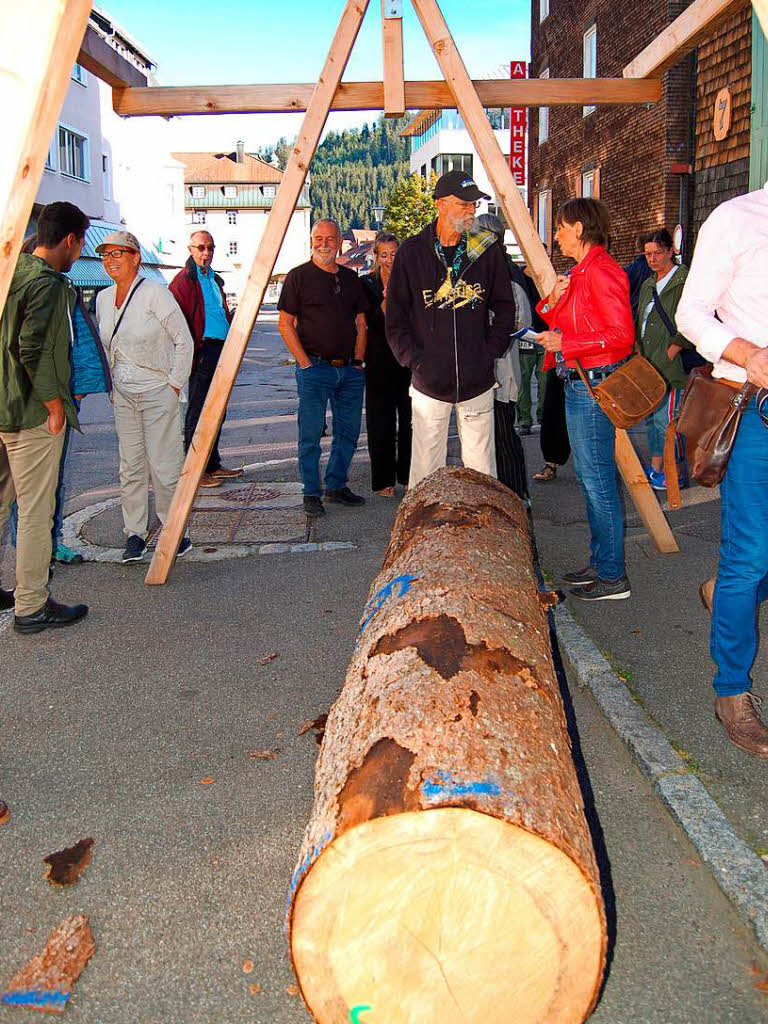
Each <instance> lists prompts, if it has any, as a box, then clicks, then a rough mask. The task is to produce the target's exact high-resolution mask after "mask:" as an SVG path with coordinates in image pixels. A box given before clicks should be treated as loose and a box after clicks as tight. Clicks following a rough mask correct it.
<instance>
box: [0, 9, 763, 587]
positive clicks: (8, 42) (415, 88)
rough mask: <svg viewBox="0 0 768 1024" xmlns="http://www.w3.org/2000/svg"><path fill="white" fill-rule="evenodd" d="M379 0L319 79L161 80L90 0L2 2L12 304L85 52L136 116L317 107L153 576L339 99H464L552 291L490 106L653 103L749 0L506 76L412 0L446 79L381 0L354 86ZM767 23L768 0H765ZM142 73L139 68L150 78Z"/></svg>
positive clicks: (394, 103)
mask: <svg viewBox="0 0 768 1024" xmlns="http://www.w3.org/2000/svg"><path fill="white" fill-rule="evenodd" d="M369 2H370V0H346V3H345V6H344V10H343V12H342V15H341V19H340V21H339V24H338V27H337V29H336V34H335V35H334V37H333V41H332V43H331V47H330V50H329V51H328V56H327V58H326V60H325V63H324V65H323V69H322V71H321V73H320V77H319V78H318V80H317V82H316V83H315V84H314V85H308V84H303V85H261V86H259V85H256V86H220V87H171V88H168V87H156V88H146V87H142V85H141V84H137V77H136V74H135V72H134V73H131V69H130V67H129V66H127V65H126V66H127V67H128V71H127V72H126V70H124V69H121V68H119V67H118V68H116V67H115V61H114V60H113V59H112V56H111V55H110V52H109V48H108V47H102V48H101V49H99V46H98V40H96V45H92V46H88V45H87V40H88V17H89V14H90V11H91V0H35V3H33V4H26V5H25V4H22V3H20V2H19V0H9V2H8V3H7V4H5V5H4V6H3V9H2V11H1V12H0V100H2V106H3V111H4V117H6V118H9V119H10V125H9V127H8V129H7V130H6V133H5V136H6V137H5V147H4V154H3V156H0V254H1V256H2V259H0V312H1V311H2V308H3V306H4V305H5V299H6V296H7V293H8V287H9V284H10V279H11V276H12V273H13V268H14V267H15V265H16V260H17V258H18V255H19V252H20V249H21V244H22V241H23V234H24V230H25V228H26V224H27V222H28V219H29V214H30V212H31V210H32V204H33V202H34V198H35V194H36V192H37V189H38V186H39V183H40V178H41V176H42V173H43V167H44V165H45V158H46V155H47V152H48V146H49V140H50V138H51V136H52V134H53V130H54V127H55V125H56V122H57V120H58V116H59V111H60V109H61V105H62V103H63V100H64V95H65V93H66V90H67V87H68V84H69V78H70V73H71V68H72V65H73V63H74V62H75V61H76V60H80V61H81V62H82V63H83V64H84V66H85V67H87V68H88V70H90V71H91V72H92V73H93V74H96V75H97V76H98V77H101V78H102V79H104V80H105V81H106V82H108V83H109V84H110V85H111V86H112V90H113V105H114V109H115V110H116V111H117V113H118V114H121V115H124V116H134V117H135V116H148V115H158V114H159V115H163V116H166V117H168V116H172V115H178V114H204V113H207V114H225V113H245V112H253V113H257V112H286V113H289V112H297V111H302V110H303V111H305V112H306V113H305V115H304V120H303V123H302V127H301V131H300V132H299V135H298V138H297V140H296V144H295V146H294V148H293V151H292V153H291V156H290V159H289V161H288V165H287V167H286V169H285V172H284V174H283V180H282V183H281V186H280V188H279V189H278V192H277V196H276V199H275V202H274V205H273V207H272V210H271V212H270V215H269V220H268V222H267V227H266V230H265V232H264V235H263V237H262V240H261V243H260V245H259V249H258V251H257V253H256V256H255V258H254V262H253V266H252V267H251V271H250V274H249V276H248V280H247V283H246V287H245V291H244V292H243V295H242V297H241V298H240V302H239V304H238V308H237V312H236V314H235V317H234V319H233V321H232V325H231V327H230V330H229V334H228V335H227V340H226V342H225V344H224V347H223V350H222V354H221V358H220V360H219V364H218V367H217V369H216V373H215V375H214V378H213V382H212V384H211V388H210V391H209V393H208V398H207V399H206V402H205V406H204V408H203V411H202V414H201V416H200V421H199V423H198V427H197V431H196V432H195V436H194V438H193V440H192V444H191V446H190V449H189V452H188V454H187V458H186V461H185V463H184V469H183V471H182V475H181V478H180V480H179V484H178V487H177V488H176V493H175V495H174V498H173V503H172V505H171V508H170V511H169V515H168V519H167V522H166V523H165V526H164V529H163V531H162V534H161V535H160V539H159V541H158V544H157V548H156V551H155V555H154V558H153V559H152V563H151V565H150V567H149V571H148V573H147V576H146V582H147V583H149V584H161V583H165V582H166V580H167V579H168V575H169V573H170V571H171V568H172V567H173V563H174V560H175V558H176V551H177V549H178V545H179V542H180V540H181V537H182V535H183V533H184V528H185V526H186V523H187V520H188V518H189V514H190V512H191V510H192V504H193V501H194V497H195V494H196V492H197V488H198V485H199V482H200V478H201V477H202V475H203V472H204V470H205V466H206V464H207V461H208V456H209V454H210V451H211V448H212V446H213V441H214V438H215V437H216V434H217V431H218V429H219V426H220V425H221V421H222V419H223V416H224V412H225V410H226V406H227V402H228V400H229V396H230V393H231V390H232V387H233V385H234V381H235V377H236V375H237V372H238V369H239V367H240V363H241V362H242V359H243V356H244V354H245V350H246V347H247V345H248V340H249V338H250V334H251V331H252V329H253V325H254V323H255V321H256V317H257V316H258V313H259V309H260V308H261V303H262V299H263V297H264V292H265V290H266V287H267V284H268V283H269V279H270V276H271V274H272V270H273V268H274V265H275V262H276V260H277V256H278V253H279V251H280V247H281V245H282V242H283V238H284V236H285V233H286V230H287V228H288V223H289V221H290V218H291V215H292V213H293V210H294V208H295V205H296V202H297V201H298V198H299V195H300V193H301V189H302V187H303V185H304V181H305V179H306V175H307V171H308V169H309V165H310V163H311V161H312V158H313V156H314V154H315V150H316V149H317V146H318V143H319V141H320V136H321V134H322V131H323V128H324V126H325V122H326V120H327V117H328V114H329V112H330V111H331V110H381V109H383V110H384V112H385V114H386V115H387V116H400V115H402V114H403V113H404V112H405V110H406V109H408V108H410V107H426V108H433V107H434V108H440V107H456V108H457V109H458V110H459V112H460V113H461V115H462V118H463V120H464V123H465V124H466V126H467V129H468V131H469V133H470V136H471V138H472V141H473V143H474V146H475V148H476V149H477V152H478V154H479V155H480V158H481V159H482V161H483V164H484V166H485V169H486V171H487V173H488V177H489V179H490V181H491V183H492V185H493V189H494V192H495V193H496V196H497V197H498V200H499V202H500V203H501V206H502V208H503V210H504V213H505V215H506V217H507V221H508V223H509V224H510V226H511V228H512V230H513V231H514V233H515V236H516V237H517V240H518V243H519V245H520V248H521V250H522V252H523V254H524V255H525V258H526V260H527V262H528V265H529V267H530V268H531V272H532V274H533V277H534V280H535V281H536V285H537V287H538V289H539V292H540V293H541V294H542V295H546V294H548V293H549V291H550V289H551V287H552V285H553V283H554V280H555V271H554V269H553V267H552V264H551V263H550V261H549V258H548V256H547V254H546V251H545V250H544V247H543V245H542V243H541V240H540V238H539V235H538V233H537V231H536V229H535V227H534V224H533V221H532V220H531V217H530V215H529V213H528V210H527V209H526V207H525V204H524V202H523V199H522V196H521V195H520V192H519V190H518V188H517V186H516V184H515V182H514V178H513V176H512V172H511V170H510V168H509V166H508V164H507V162H506V161H505V159H504V156H503V155H502V152H501V150H500V148H499V145H498V143H497V142H496V138H495V136H494V134H493V130H492V129H491V126H490V123H489V121H488V119H487V118H486V116H485V111H484V107H485V106H494V107H498V106H556V105H564V104H569V105H570V104H575V105H579V106H581V105H584V104H595V105H600V104H606V103H651V102H655V101H657V100H658V99H659V97H660V95H661V81H660V79H661V75H662V74H663V72H664V71H665V70H666V69H667V68H669V67H671V66H672V65H673V64H675V63H676V62H677V61H679V60H681V59H682V58H683V57H684V56H685V55H686V54H688V53H689V52H690V51H691V50H692V49H693V48H694V47H695V46H697V45H698V43H699V42H700V41H701V40H702V39H703V38H705V37H706V35H708V34H709V33H710V32H712V31H713V29H714V28H715V27H716V26H717V25H718V24H719V23H720V22H721V21H722V20H724V19H725V18H726V17H728V16H729V15H731V14H733V13H734V12H735V11H736V10H738V9H739V8H741V7H744V6H747V4H748V2H749V0H693V3H691V5H690V6H689V7H688V8H687V9H686V10H685V11H684V12H683V13H682V14H681V15H680V16H679V17H678V18H677V19H676V20H675V21H674V22H673V23H672V24H671V25H669V26H668V27H667V28H666V29H665V30H664V31H663V32H662V33H661V34H660V35H659V36H658V37H657V38H656V39H655V40H654V41H653V42H652V43H651V44H650V45H649V46H647V47H646V48H645V50H643V51H642V53H640V54H639V55H638V56H637V57H636V58H635V59H634V60H633V61H632V62H631V63H630V64H629V65H628V66H627V67H626V68H625V69H624V73H623V74H624V77H623V78H622V79H584V80H581V79H561V80H557V79H551V80H543V79H542V80H523V81H512V80H496V81H483V82H473V81H472V80H471V79H470V77H469V74H468V73H467V70H466V67H465V65H464V62H463V60H462V58H461V55H460V54H459V51H458V49H457V47H456V44H455V43H454V40H453V38H452V36H451V33H450V31H449V30H448V26H447V24H446V22H445V19H444V17H443V14H442V12H441V10H440V6H439V3H438V0H412V3H413V6H414V8H415V10H416V14H417V16H418V18H419V21H420V22H421V25H422V28H423V30H424V32H425V34H426V36H427V39H428V41H429V43H430V46H431V47H432V51H433V53H434V55H435V57H436V59H437V62H438V64H439V66H440V70H441V71H442V74H443V76H444V82H406V81H404V73H403V30H402V0H381V14H382V31H383V51H384V74H383V81H382V82H355V83H348V84H342V81H341V79H342V76H343V74H344V69H345V68H346V65H347V62H348V60H349V56H350V54H351V52H352V48H353V46H354V43H355V39H356V38H357V33H358V31H359V29H360V25H361V24H362V20H363V17H364V15H365V12H366V10H367V8H368V5H369ZM753 3H754V7H755V10H756V12H757V14H758V16H759V17H760V19H761V22H762V23H763V27H764V29H766V30H768V0H753ZM139 81H140V80H139ZM616 462H617V465H618V467H619V469H620V471H621V474H622V476H623V478H624V481H625V484H626V485H627V488H628V490H629V492H630V494H631V496H632V500H633V502H634V503H635V506H636V507H637V510H638V512H639V513H640V516H641V518H642V520H643V522H644V523H645V526H646V528H647V529H648V531H649V533H650V535H651V537H652V538H653V541H654V543H655V544H656V547H657V548H658V549H659V551H661V552H665V553H669V552H674V551H677V550H679V549H678V546H677V543H676V541H675V538H674V535H673V533H672V531H671V529H670V527H669V524H668V523H667V521H666V519H665V517H664V514H663V512H662V510H661V507H660V506H659V503H658V501H657V500H656V497H655V495H654V494H653V492H652V490H651V488H650V486H649V485H648V481H647V480H646V477H645V474H644V472H643V469H642V466H641V464H640V461H639V459H638V457H637V455H636V453H635V450H634V448H633V447H632V445H631V443H630V441H629V438H628V437H627V434H626V432H625V431H623V430H617V432H616Z"/></svg>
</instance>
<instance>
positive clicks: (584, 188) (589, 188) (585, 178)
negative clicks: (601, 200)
mask: <svg viewBox="0 0 768 1024" xmlns="http://www.w3.org/2000/svg"><path fill="white" fill-rule="evenodd" d="M596 185H597V181H596V175H595V172H594V171H584V172H583V174H582V175H581V194H582V196H583V197H584V198H585V199H596V198H597V190H596V188H595V186H596Z"/></svg>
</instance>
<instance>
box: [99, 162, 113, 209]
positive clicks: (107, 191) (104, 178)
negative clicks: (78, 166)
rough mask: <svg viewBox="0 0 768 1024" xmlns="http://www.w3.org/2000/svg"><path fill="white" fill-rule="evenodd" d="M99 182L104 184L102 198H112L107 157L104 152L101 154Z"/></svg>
mask: <svg viewBox="0 0 768 1024" xmlns="http://www.w3.org/2000/svg"><path fill="white" fill-rule="evenodd" d="M101 183H102V185H103V186H104V198H105V199H111V198H112V181H111V175H110V173H109V157H108V156H107V154H106V153H102V154H101Z"/></svg>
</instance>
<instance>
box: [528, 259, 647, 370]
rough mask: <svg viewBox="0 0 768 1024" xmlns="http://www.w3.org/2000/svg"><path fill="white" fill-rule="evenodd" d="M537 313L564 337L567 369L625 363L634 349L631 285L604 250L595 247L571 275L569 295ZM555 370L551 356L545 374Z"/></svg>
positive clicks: (541, 305)
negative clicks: (622, 360)
mask: <svg viewBox="0 0 768 1024" xmlns="http://www.w3.org/2000/svg"><path fill="white" fill-rule="evenodd" d="M546 305H547V300H546V299H542V300H541V302H540V303H539V304H538V306H537V307H536V308H537V310H538V311H539V313H540V314H541V315H542V317H543V318H544V319H545V320H546V322H547V324H549V327H550V329H551V330H555V329H557V330H559V331H561V332H562V335H563V356H564V357H565V361H566V364H567V365H568V366H569V367H571V368H572V369H575V368H576V360H577V359H578V361H579V363H581V366H582V368H583V369H589V368H592V367H596V366H607V365H609V364H610V363H618V362H619V360H621V359H624V358H626V356H628V355H629V354H630V353H631V351H632V349H633V348H634V345H635V323H634V320H633V318H632V307H631V306H630V304H629V279H628V277H627V275H626V274H625V273H624V271H623V270H622V269H621V267H620V266H619V265H618V263H617V262H616V261H615V260H614V259H613V258H612V257H611V256H609V255H608V253H607V252H606V251H605V249H604V248H603V246H602V245H594V246H592V248H591V249H590V250H589V252H588V253H587V255H586V256H585V257H584V259H583V260H582V261H581V263H577V264H576V266H575V267H574V268H573V270H572V271H571V275H570V283H569V285H568V290H567V291H566V292H565V294H564V295H562V296H561V298H560V301H559V302H558V303H557V305H555V306H553V307H552V309H549V310H546V311H545V308H544V307H545V306H546ZM554 365H555V357H554V354H553V353H552V352H547V355H546V358H545V360H544V366H543V369H545V370H551V369H552V367H553V366H554Z"/></svg>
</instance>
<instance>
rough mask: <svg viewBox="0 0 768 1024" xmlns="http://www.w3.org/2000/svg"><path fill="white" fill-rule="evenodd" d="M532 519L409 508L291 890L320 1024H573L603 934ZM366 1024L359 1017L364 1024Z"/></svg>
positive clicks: (470, 507) (329, 750)
mask: <svg viewBox="0 0 768 1024" xmlns="http://www.w3.org/2000/svg"><path fill="white" fill-rule="evenodd" d="M547 603H549V602H548V601H547V600H546V599H545V598H544V596H543V595H541V594H539V592H538V588H537V585H536V576H535V573H534V563H533V551H532V548H531V541H530V534H529V526H528V519H527V514H526V511H525V508H524V507H523V503H522V502H521V501H520V499H519V498H518V497H516V496H515V495H514V494H512V492H511V491H509V490H507V488H505V487H503V486H502V485H501V484H499V483H498V481H496V480H493V479H492V478H491V477H488V476H484V475H483V474H481V473H476V472H475V471H473V470H468V469H442V470H439V471H438V472H437V473H434V474H433V475H432V476H430V477H428V478H427V479H426V480H424V481H422V482H421V483H420V484H419V486H418V487H417V488H415V489H414V490H413V491H412V492H410V493H409V494H407V495H406V497H405V500H404V501H403V503H402V505H401V506H400V509H399V511H398V516H397V519H396V521H395V526H394V529H393V531H392V538H391V541H390V544H389V548H388V550H387V553H386V556H385V558H384V565H383V567H382V570H381V572H380V574H379V575H378V577H377V579H376V580H375V581H374V583H373V585H372V587H371V591H370V598H369V601H368V605H367V606H366V609H365V610H364V612H363V616H362V621H361V628H360V634H359V637H358V640H357V644H356V646H355V651H354V654H353V656H352V660H351V662H350V665H349V669H348V672H347V677H346V681H345V683H344V687H343V689H342V692H341V694H340V696H339V698H338V700H337V701H336V703H335V704H334V706H333V708H332V709H331V712H330V714H329V716H328V722H327V725H326V728H325V737H324V739H323V744H322V748H321V750H320V756H319V758H318V761H317V768H316V772H315V804H314V808H313V811H312V816H311V818H310V822H309V825H308V827H307V830H306V833H305V837H304V843H303V847H302V850H301V852H300V854H299V859H298V867H297V869H296V872H295V873H294V876H293V879H292V880H291V884H290V886H289V903H288V926H289V932H288V934H289V942H290V950H291V956H292V959H293V964H294V967H295V970H296V974H297V977H298V979H299V982H300V985H301V991H302V994H303V996H304V998H305V1000H306V1002H307V1005H308V1006H309V1008H310V1011H311V1013H312V1015H313V1019H314V1020H316V1021H317V1022H318V1024H341V1022H342V1021H350V1020H355V1019H356V1015H355V1014H354V1010H355V1008H356V1007H357V1008H361V1007H364V1006H367V1007H370V1019H371V1022H372V1024H373V1022H376V1021H381V1022H382V1024H385V1022H386V1024H415V1022H422V1021H423V1022H424V1024H427V1022H434V1024H491V1022H496V1021H498V1022H501V1021H505V1022H512V1021H515V1022H526V1024H578V1022H581V1021H583V1020H584V1019H585V1017H586V1016H587V1014H588V1013H589V1011H590V1009H591V1007H592V1006H593V1005H594V1002H595V1000H596V998H597V995H598V992H599V989H600V981H601V977H602V972H603V967H604V962H605V949H606V931H605V914H604V910H603V901H602V896H601V890H600V881H599V876H598V871H597V866H596V863H595V856H594V852H593V847H592V840H591V837H590V834H589V829H588V827H587V823H586V820H585V817H584V807H583V801H582V796H581V792H580V789H579V783H578V779H577V776H576V771H575V769H574V765H573V760H572V756H571V750H570V742H569V737H568V729H567V725H566V719H565V714H564V712H563V706H562V702H561V698H560V693H559V689H558V684H557V678H556V675H555V670H554V665H553V661H552V650H551V647H550V643H549V629H548V626H547V615H546V611H545V608H544V606H543V605H544V604H547ZM361 1017H362V1014H361Z"/></svg>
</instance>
